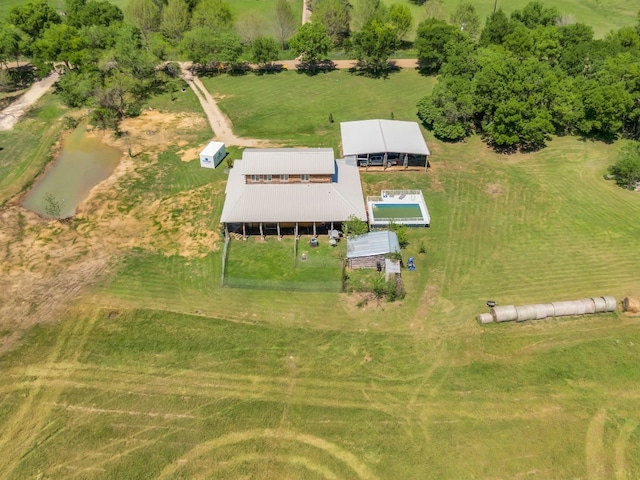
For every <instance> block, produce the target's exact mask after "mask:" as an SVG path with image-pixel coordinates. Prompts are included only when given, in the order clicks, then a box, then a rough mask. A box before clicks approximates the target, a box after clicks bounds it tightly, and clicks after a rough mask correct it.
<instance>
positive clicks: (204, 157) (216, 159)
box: [200, 142, 227, 168]
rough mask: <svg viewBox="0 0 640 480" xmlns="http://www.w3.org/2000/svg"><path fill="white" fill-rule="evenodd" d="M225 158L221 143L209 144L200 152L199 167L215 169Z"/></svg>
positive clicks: (225, 153) (225, 154)
mask: <svg viewBox="0 0 640 480" xmlns="http://www.w3.org/2000/svg"><path fill="white" fill-rule="evenodd" d="M226 156H227V152H226V151H225V148H224V143H222V142H209V145H207V146H206V147H204V150H202V151H201V152H200V166H201V167H204V168H216V167H217V166H218V165H220V162H222V160H223V159H224V157H226Z"/></svg>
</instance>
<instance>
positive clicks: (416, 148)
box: [340, 119, 431, 169]
mask: <svg viewBox="0 0 640 480" xmlns="http://www.w3.org/2000/svg"><path fill="white" fill-rule="evenodd" d="M340 133H341V135H342V154H343V156H344V157H345V158H347V157H352V158H355V159H356V161H357V163H358V166H361V167H362V166H364V167H369V166H379V167H383V168H384V169H386V168H388V167H392V166H399V167H404V168H405V169H406V168H408V167H415V166H418V167H424V168H427V166H428V165H429V156H430V155H431V153H430V152H429V147H427V143H426V142H425V140H424V137H423V136H422V132H421V131H420V126H419V125H418V124H417V123H416V122H407V121H401V120H380V119H376V120H358V121H353V122H342V123H340Z"/></svg>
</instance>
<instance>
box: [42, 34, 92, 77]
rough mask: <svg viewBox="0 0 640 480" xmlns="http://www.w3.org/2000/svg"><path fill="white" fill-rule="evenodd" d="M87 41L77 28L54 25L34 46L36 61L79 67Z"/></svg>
mask: <svg viewBox="0 0 640 480" xmlns="http://www.w3.org/2000/svg"><path fill="white" fill-rule="evenodd" d="M86 47H87V43H86V40H85V39H84V37H83V36H82V35H80V32H79V31H78V29H77V28H74V27H72V26H70V25H67V24H54V25H51V26H50V27H49V28H47V29H46V30H45V31H44V33H43V34H42V36H41V37H40V38H39V39H38V40H36V41H35V43H34V44H33V54H34V57H35V59H37V60H41V61H44V62H51V63H53V62H64V64H65V65H66V67H67V68H71V67H72V65H77V64H78V63H79V60H80V59H81V58H82V52H83V50H84V49H85V48H86Z"/></svg>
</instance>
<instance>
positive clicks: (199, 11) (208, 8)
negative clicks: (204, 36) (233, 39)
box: [191, 0, 234, 31]
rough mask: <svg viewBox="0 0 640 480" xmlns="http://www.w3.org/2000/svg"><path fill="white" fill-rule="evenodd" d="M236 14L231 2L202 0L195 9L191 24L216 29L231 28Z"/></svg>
mask: <svg viewBox="0 0 640 480" xmlns="http://www.w3.org/2000/svg"><path fill="white" fill-rule="evenodd" d="M233 21H234V16H233V12H232V10H231V7H230V6H229V4H227V3H226V2H224V1H223V0H200V1H199V3H198V4H197V5H196V7H195V8H194V9H193V15H192V17H191V24H192V25H193V26H194V27H206V28H210V29H212V30H216V31H223V30H230V29H231V28H232V27H233Z"/></svg>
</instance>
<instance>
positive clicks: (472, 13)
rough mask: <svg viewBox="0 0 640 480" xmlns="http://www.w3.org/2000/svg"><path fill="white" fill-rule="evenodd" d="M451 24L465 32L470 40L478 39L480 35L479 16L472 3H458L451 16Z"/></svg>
mask: <svg viewBox="0 0 640 480" xmlns="http://www.w3.org/2000/svg"><path fill="white" fill-rule="evenodd" d="M451 23H453V24H454V25H456V26H457V27H459V28H460V30H462V31H464V32H466V33H467V35H469V36H470V37H471V38H478V35H479V34H480V16H479V15H478V13H477V12H476V7H475V6H474V5H473V3H470V2H460V3H459V4H458V6H457V7H456V9H455V10H454V11H453V13H452V14H451Z"/></svg>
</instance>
